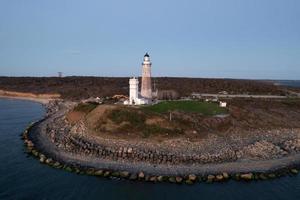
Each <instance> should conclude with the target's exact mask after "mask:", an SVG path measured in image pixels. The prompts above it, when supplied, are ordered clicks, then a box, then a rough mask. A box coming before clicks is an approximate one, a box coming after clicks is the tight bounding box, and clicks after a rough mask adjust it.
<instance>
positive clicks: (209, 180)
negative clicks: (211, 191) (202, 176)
mask: <svg viewBox="0 0 300 200" xmlns="http://www.w3.org/2000/svg"><path fill="white" fill-rule="evenodd" d="M214 180H215V176H214V175H208V176H207V182H208V183H212V182H213V181H214Z"/></svg>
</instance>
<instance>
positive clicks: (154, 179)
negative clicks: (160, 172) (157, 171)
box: [149, 176, 157, 182]
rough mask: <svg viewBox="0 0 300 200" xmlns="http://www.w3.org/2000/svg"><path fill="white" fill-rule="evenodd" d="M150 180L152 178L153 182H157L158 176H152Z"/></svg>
mask: <svg viewBox="0 0 300 200" xmlns="http://www.w3.org/2000/svg"><path fill="white" fill-rule="evenodd" d="M149 180H150V181H151V182H156V181H157V178H156V176H151V177H150V179H149Z"/></svg>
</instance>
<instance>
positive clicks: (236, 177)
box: [233, 173, 241, 181]
mask: <svg viewBox="0 0 300 200" xmlns="http://www.w3.org/2000/svg"><path fill="white" fill-rule="evenodd" d="M233 178H234V179H235V180H237V181H239V180H240V179H241V175H240V174H239V173H238V174H235V175H234V176H233Z"/></svg>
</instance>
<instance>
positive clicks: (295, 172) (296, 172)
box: [290, 169, 299, 174]
mask: <svg viewBox="0 0 300 200" xmlns="http://www.w3.org/2000/svg"><path fill="white" fill-rule="evenodd" d="M290 172H291V173H292V174H298V173H299V171H298V170H297V169H291V170H290Z"/></svg>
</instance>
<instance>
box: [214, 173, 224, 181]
mask: <svg viewBox="0 0 300 200" xmlns="http://www.w3.org/2000/svg"><path fill="white" fill-rule="evenodd" d="M216 180H217V181H219V182H221V181H223V180H224V177H223V175H221V174H219V175H217V176H216Z"/></svg>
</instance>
